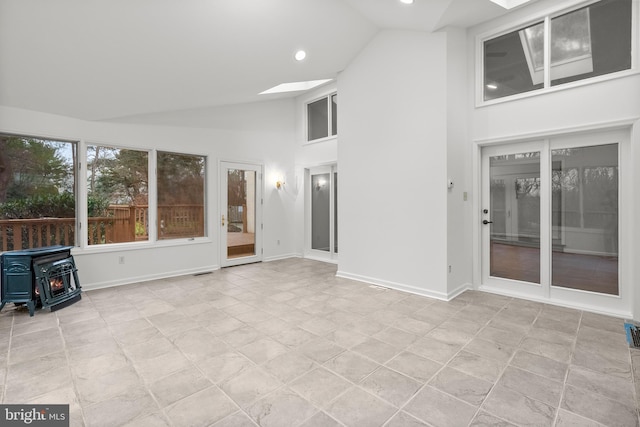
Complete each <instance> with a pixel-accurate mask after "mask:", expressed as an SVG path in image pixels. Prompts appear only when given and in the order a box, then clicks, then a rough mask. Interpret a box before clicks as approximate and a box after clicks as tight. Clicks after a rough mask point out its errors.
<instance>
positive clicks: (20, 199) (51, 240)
mask: <svg viewBox="0 0 640 427" xmlns="http://www.w3.org/2000/svg"><path fill="white" fill-rule="evenodd" d="M76 165H77V144H76V143H75V142H68V141H55V140H50V139H43V138H33V137H28V136H17V135H0V252H5V251H11V250H21V249H31V248H39V247H44V246H51V245H66V246H74V245H75V244H76V241H75V235H76V192H75V189H76V171H77V167H76Z"/></svg>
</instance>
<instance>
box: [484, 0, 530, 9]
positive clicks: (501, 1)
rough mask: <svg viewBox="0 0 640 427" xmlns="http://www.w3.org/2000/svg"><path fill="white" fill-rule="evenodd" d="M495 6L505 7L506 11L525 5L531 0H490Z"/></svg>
mask: <svg viewBox="0 0 640 427" xmlns="http://www.w3.org/2000/svg"><path fill="white" fill-rule="evenodd" d="M490 1H492V2H494V3H495V4H497V5H499V6H502V7H504V8H505V9H513V8H514V7H516V6H520V5H521V4H525V3H527V2H528V1H530V0H490Z"/></svg>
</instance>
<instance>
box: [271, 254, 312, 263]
mask: <svg viewBox="0 0 640 427" xmlns="http://www.w3.org/2000/svg"><path fill="white" fill-rule="evenodd" d="M290 258H302V255H300V254H296V253H292V254H284V255H276V256H269V257H264V258H262V261H264V262H271V261H280V260H283V259H290Z"/></svg>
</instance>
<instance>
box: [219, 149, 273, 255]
mask: <svg viewBox="0 0 640 427" xmlns="http://www.w3.org/2000/svg"><path fill="white" fill-rule="evenodd" d="M218 169H219V172H220V181H219V191H218V195H219V201H218V218H217V224H218V229H219V230H220V266H221V267H230V266H234V265H240V264H249V263H254V262H260V261H262V228H263V226H262V201H263V196H262V194H263V191H264V189H263V179H262V176H263V166H262V165H261V164H256V163H245V162H232V161H224V160H221V161H220V162H219V168H218ZM229 169H241V170H250V171H254V172H255V173H256V182H255V206H254V208H255V227H254V229H255V231H254V245H255V251H254V252H255V254H254V255H251V256H243V257H236V258H229V257H228V256H227V221H228V218H227V212H228V200H227V198H228V182H227V181H228V170H229Z"/></svg>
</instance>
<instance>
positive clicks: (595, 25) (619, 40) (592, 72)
mask: <svg viewBox="0 0 640 427" xmlns="http://www.w3.org/2000/svg"><path fill="white" fill-rule="evenodd" d="M631 15H632V13H631V0H604V1H600V2H598V3H595V4H592V5H590V6H588V7H586V8H583V9H579V10H576V11H573V12H571V13H567V14H565V15H562V16H559V17H557V18H554V19H552V20H551V85H552V86H556V85H559V84H563V83H568V82H572V81H576V80H582V79H586V78H589V77H594V76H600V75H603V74H609V73H613V72H616V71H621V70H628V69H630V68H631Z"/></svg>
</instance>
